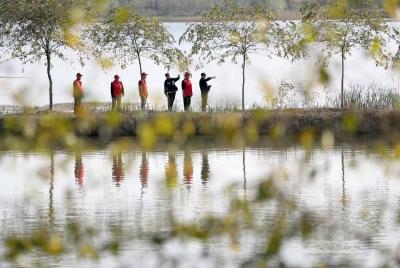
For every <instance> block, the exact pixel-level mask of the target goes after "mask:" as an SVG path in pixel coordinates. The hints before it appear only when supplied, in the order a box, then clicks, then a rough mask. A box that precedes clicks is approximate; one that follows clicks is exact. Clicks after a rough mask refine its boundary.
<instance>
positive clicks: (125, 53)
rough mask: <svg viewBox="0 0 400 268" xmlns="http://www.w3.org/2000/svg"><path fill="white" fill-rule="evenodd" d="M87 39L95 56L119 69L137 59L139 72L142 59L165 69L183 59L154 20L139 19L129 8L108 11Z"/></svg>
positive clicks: (165, 30) (159, 24) (163, 28)
mask: <svg viewBox="0 0 400 268" xmlns="http://www.w3.org/2000/svg"><path fill="white" fill-rule="evenodd" d="M88 38H89V39H90V40H91V42H92V43H93V44H94V51H95V55H96V56H97V57H99V58H102V57H108V58H109V59H110V60H112V61H113V62H117V63H119V64H121V66H122V68H125V67H126V66H127V65H129V64H132V63H134V62H135V61H136V60H137V61H138V63H139V71H140V73H142V72H143V64H142V59H143V58H148V59H150V60H152V61H153V62H155V63H156V64H162V65H163V66H165V67H166V68H168V69H170V68H171V67H172V66H174V65H175V64H177V63H178V62H179V60H182V59H183V55H182V53H181V52H180V51H179V50H178V49H176V48H174V46H173V45H174V41H175V40H174V38H173V36H172V35H171V34H170V33H169V32H168V30H167V28H166V27H165V26H164V25H163V24H162V23H160V22H159V21H158V19H157V18H154V17H145V16H141V15H139V14H136V13H135V12H134V11H133V10H132V9H129V8H124V7H121V8H115V9H112V10H110V11H109V12H108V13H107V14H106V15H105V16H104V17H102V18H101V19H100V21H99V23H95V24H92V25H91V26H90V27H89V35H88Z"/></svg>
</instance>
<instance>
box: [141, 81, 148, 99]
mask: <svg viewBox="0 0 400 268" xmlns="http://www.w3.org/2000/svg"><path fill="white" fill-rule="evenodd" d="M139 95H140V96H141V97H146V98H147V97H148V95H149V93H148V91H147V83H146V80H144V79H141V80H140V81H139Z"/></svg>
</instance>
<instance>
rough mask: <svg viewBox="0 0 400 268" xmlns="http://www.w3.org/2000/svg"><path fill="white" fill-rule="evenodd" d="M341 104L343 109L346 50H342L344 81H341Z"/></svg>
mask: <svg viewBox="0 0 400 268" xmlns="http://www.w3.org/2000/svg"><path fill="white" fill-rule="evenodd" d="M340 91H341V94H340V102H341V105H340V106H341V108H342V109H343V108H344V50H343V49H342V81H341V86H340Z"/></svg>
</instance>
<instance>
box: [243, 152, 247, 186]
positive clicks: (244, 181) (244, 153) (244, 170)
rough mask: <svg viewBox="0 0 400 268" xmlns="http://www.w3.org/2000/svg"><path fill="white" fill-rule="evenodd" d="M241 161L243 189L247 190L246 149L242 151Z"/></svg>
mask: <svg viewBox="0 0 400 268" xmlns="http://www.w3.org/2000/svg"><path fill="white" fill-rule="evenodd" d="M242 160H243V189H246V188H247V177H246V149H245V148H243V150H242Z"/></svg>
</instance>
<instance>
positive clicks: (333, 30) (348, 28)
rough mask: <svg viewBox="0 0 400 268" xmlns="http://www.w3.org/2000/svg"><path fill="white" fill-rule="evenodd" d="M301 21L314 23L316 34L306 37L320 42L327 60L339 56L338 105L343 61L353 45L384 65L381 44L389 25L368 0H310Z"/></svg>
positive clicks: (342, 76) (342, 90)
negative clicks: (322, 2) (322, 0)
mask: <svg viewBox="0 0 400 268" xmlns="http://www.w3.org/2000/svg"><path fill="white" fill-rule="evenodd" d="M301 12H302V16H303V24H305V25H308V26H311V27H313V29H314V30H313V31H311V32H312V33H313V34H315V37H313V38H307V39H308V40H312V42H317V43H318V44H322V50H323V52H324V53H325V55H326V60H329V58H331V57H332V56H333V55H336V54H338V55H340V58H341V85H340V89H341V98H340V99H341V108H344V106H345V100H344V80H345V61H346V58H347V56H349V55H351V53H352V52H353V51H354V50H355V49H360V50H366V51H370V52H371V53H372V55H373V56H374V58H375V60H376V63H377V64H381V65H385V67H386V65H387V60H385V58H387V55H386V53H384V46H385V44H386V35H387V33H388V30H389V28H388V26H387V24H386V23H385V21H384V16H383V14H381V13H380V11H379V10H378V9H376V8H375V6H374V5H373V2H371V1H368V0H331V1H329V2H328V4H327V5H325V6H322V5H320V4H318V3H317V2H310V3H308V4H307V5H305V6H304V7H303V8H302V9H301Z"/></svg>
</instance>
